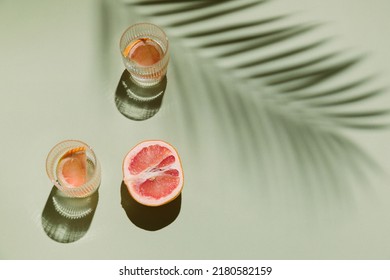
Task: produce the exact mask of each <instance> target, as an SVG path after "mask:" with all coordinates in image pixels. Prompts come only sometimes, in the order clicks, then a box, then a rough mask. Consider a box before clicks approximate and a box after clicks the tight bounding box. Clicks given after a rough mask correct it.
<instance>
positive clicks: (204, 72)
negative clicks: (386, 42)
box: [127, 0, 389, 197]
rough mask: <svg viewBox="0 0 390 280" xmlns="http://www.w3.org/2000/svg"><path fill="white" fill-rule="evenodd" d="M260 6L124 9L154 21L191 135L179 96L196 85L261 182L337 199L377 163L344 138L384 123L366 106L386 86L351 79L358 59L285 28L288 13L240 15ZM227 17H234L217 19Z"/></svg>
mask: <svg viewBox="0 0 390 280" xmlns="http://www.w3.org/2000/svg"><path fill="white" fill-rule="evenodd" d="M268 2H272V1H260V0H257V1H256V0H239V1H238V0H229V1H203V0H198V1H129V2H127V5H130V6H131V7H132V8H133V7H136V8H137V12H139V13H141V14H143V15H145V16H147V17H148V19H150V20H152V21H154V22H157V23H158V24H160V25H162V26H163V27H164V28H165V29H166V31H167V33H168V35H169V36H170V39H172V44H171V46H172V53H174V54H173V55H172V56H173V61H172V62H171V63H172V64H173V67H172V68H173V69H174V70H173V71H174V72H175V75H176V76H177V78H176V81H177V84H178V87H179V88H182V90H181V92H182V93H183V96H182V97H181V98H182V102H183V104H185V106H187V107H186V108H187V109H188V110H186V115H184V116H183V118H184V119H185V120H184V121H185V122H187V123H192V124H193V126H192V129H193V130H195V131H196V130H197V129H196V128H197V127H199V124H195V123H194V117H193V115H195V114H196V111H197V108H195V107H194V106H193V105H191V102H190V100H189V99H190V98H191V97H190V96H186V92H188V90H186V87H191V85H189V84H190V83H192V84H195V83H196V82H195V80H197V81H198V82H199V83H202V84H203V89H205V93H204V94H203V95H202V98H204V99H203V100H204V102H207V103H212V104H214V115H215V121H216V122H218V126H220V127H221V133H222V134H223V135H224V136H225V138H224V139H226V143H225V145H231V146H232V147H233V146H234V145H235V144H236V143H237V141H236V140H237V139H239V142H240V143H242V145H241V148H240V149H241V150H242V151H240V153H239V154H238V155H236V156H237V157H241V160H242V162H246V161H248V160H247V159H248V158H249V159H253V160H255V161H256V162H258V165H257V166H255V167H254V166H247V167H246V168H248V169H252V171H251V172H252V173H253V174H255V176H257V177H258V178H261V180H262V184H263V185H266V186H273V185H274V184H275V181H277V178H279V180H281V181H282V182H281V184H282V185H294V186H301V187H302V188H303V189H304V190H305V192H306V193H309V194H310V193H312V194H313V195H318V194H319V193H321V194H326V195H332V196H335V197H338V196H340V194H342V193H346V192H347V190H348V188H349V186H352V185H353V184H354V183H355V184H356V182H357V181H359V182H365V183H367V184H368V180H369V179H368V177H369V173H370V172H371V171H372V172H376V171H378V170H379V169H380V167H379V166H378V165H377V164H376V163H375V162H374V161H373V160H372V159H371V158H370V156H368V155H367V154H366V152H364V151H363V150H362V149H361V148H360V147H359V146H358V145H357V144H356V143H354V142H353V141H352V140H351V139H349V138H347V137H345V136H344V134H343V132H344V131H345V130H346V129H369V130H370V131H372V130H374V129H379V128H385V127H388V121H387V116H388V113H389V109H388V108H378V105H371V103H369V101H371V100H373V99H375V98H380V97H381V96H383V94H384V93H387V91H386V89H384V88H383V87H382V86H378V85H377V84H375V76H373V75H366V76H364V75H363V76H357V75H355V74H354V73H353V70H352V69H354V68H356V67H359V64H361V63H362V61H363V58H364V56H363V55H360V54H354V53H353V54H352V55H351V54H350V52H347V51H343V50H342V51H340V50H334V49H332V47H331V46H330V47H328V48H327V46H328V45H329V42H330V41H332V40H331V39H330V38H318V36H313V33H316V30H317V29H318V28H319V26H321V25H319V24H317V23H301V22H300V21H298V22H291V21H289V20H290V19H291V17H292V15H289V14H287V15H286V14H282V15H280V14H275V15H269V14H267V15H266V16H259V17H256V18H250V17H248V18H246V17H245V16H242V15H245V13H246V12H248V11H251V10H252V11H253V9H256V10H258V11H259V14H260V15H261V10H262V9H263V8H264V7H265V6H266V5H265V4H268ZM232 14H233V15H238V14H240V16H239V19H240V20H239V21H228V22H226V21H223V20H221V19H223V18H224V17H228V16H230V15H232ZM206 23H207V24H206ZM292 42H293V43H292ZM286 46H287V47H286ZM183 50H185V51H183ZM175 57H176V58H177V59H175ZM184 73H186V74H184ZM188 77H191V79H190V80H192V81H189V82H187V81H188V80H189V79H188ZM362 105H363V106H362ZM362 108H363V109H362ZM191 115H192V116H191ZM192 135H193V134H192ZM197 137H200V136H199V134H198V136H197ZM195 139H196V137H195ZM193 141H195V140H194V139H193ZM340 166H342V168H340ZM347 174H348V175H347ZM350 177H352V178H353V179H352V180H351V179H350ZM280 178H286V179H280ZM292 181H293V182H294V184H293V183H292Z"/></svg>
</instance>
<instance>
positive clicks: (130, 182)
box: [122, 140, 184, 206]
mask: <svg viewBox="0 0 390 280" xmlns="http://www.w3.org/2000/svg"><path fill="white" fill-rule="evenodd" d="M122 168H123V181H124V183H125V184H126V186H127V189H128V190H129V193H130V195H131V196H132V197H133V198H134V199H135V200H136V201H137V202H139V203H141V204H143V205H147V206H160V205H163V204H166V203H168V202H170V201H171V200H173V199H175V198H176V197H177V196H178V195H179V194H180V192H181V190H182V188H183V181H184V180H183V179H184V177H183V169H182V166H181V162H180V157H179V155H178V153H177V152H176V150H175V148H173V147H172V146H171V145H170V144H168V143H166V142H164V141H160V140H153V141H144V142H141V143H139V144H138V145H137V146H135V147H134V148H132V149H131V150H130V152H128V154H127V155H126V157H125V159H124V160H123V167H122Z"/></svg>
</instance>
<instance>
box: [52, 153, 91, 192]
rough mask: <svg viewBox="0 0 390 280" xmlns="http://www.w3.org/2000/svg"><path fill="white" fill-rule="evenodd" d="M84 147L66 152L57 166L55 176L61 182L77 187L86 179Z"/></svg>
mask: <svg viewBox="0 0 390 280" xmlns="http://www.w3.org/2000/svg"><path fill="white" fill-rule="evenodd" d="M85 150H86V148H85V147H78V148H74V149H71V150H69V151H68V152H66V153H65V154H64V155H63V156H62V157H61V159H60V161H59V163H58V166H57V177H58V179H59V180H60V181H61V182H62V183H66V184H67V185H69V186H71V187H79V186H81V185H83V184H84V183H85V182H86V181H87V155H86V152H85Z"/></svg>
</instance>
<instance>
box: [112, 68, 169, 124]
mask: <svg viewBox="0 0 390 280" xmlns="http://www.w3.org/2000/svg"><path fill="white" fill-rule="evenodd" d="M166 87H167V77H166V76H165V77H164V79H163V80H162V81H161V82H160V83H158V84H157V85H155V86H151V87H140V86H138V85H137V84H136V83H135V82H134V81H133V79H132V78H131V77H130V73H129V72H128V71H127V70H124V71H123V73H122V76H121V78H120V80H119V83H118V87H117V89H116V92H115V105H116V107H117V109H118V111H119V112H120V113H121V114H122V115H124V116H125V117H126V118H128V119H131V120H135V121H143V120H146V119H149V118H151V117H153V116H154V115H155V114H156V113H157V112H158V111H159V110H160V107H161V104H162V100H163V97H164V93H165V89H166Z"/></svg>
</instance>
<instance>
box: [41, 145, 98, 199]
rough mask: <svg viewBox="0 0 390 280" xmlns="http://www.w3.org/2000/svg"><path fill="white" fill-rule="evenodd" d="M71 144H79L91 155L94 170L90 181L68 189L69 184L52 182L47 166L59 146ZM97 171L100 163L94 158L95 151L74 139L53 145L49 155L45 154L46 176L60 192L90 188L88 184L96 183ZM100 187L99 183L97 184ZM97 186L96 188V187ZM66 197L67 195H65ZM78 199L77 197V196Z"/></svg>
mask: <svg viewBox="0 0 390 280" xmlns="http://www.w3.org/2000/svg"><path fill="white" fill-rule="evenodd" d="M71 142H74V143H79V144H81V146H84V147H86V148H87V149H88V150H89V151H90V153H91V154H92V156H93V159H94V161H95V162H94V165H95V168H94V170H93V173H92V175H91V177H90V179H89V180H88V181H86V182H85V183H84V184H82V185H81V186H78V187H70V184H66V183H65V184H64V183H62V184H60V183H59V182H56V180H54V178H53V175H54V174H53V173H52V171H51V170H50V169H51V168H50V166H49V158H50V156H51V155H52V154H53V152H54V151H55V149H56V148H58V147H59V146H60V145H62V144H64V143H71ZM99 169H100V162H99V160H98V159H97V157H96V154H95V151H94V150H93V149H92V147H91V146H89V145H88V144H87V143H85V142H83V141H81V140H76V139H67V140H62V141H60V142H58V143H57V144H55V145H54V146H53V147H52V148H51V149H50V151H49V153H48V154H47V157H46V174H47V176H48V177H49V179H50V181H51V182H52V183H53V184H54V185H55V186H56V187H57V188H59V189H60V190H61V191H63V190H76V189H77V190H83V189H85V188H88V187H89V186H90V183H91V182H93V181H96V180H97V178H98V177H99ZM99 185H100V183H99ZM99 185H98V186H99ZM98 186H97V187H98ZM97 187H95V188H94V189H95V190H94V191H93V192H92V193H94V192H95V191H96V190H97ZM92 193H88V194H87V195H83V196H80V197H85V196H89V195H91V194H92ZM66 194H67V195H69V194H68V193H66ZM77 197H78V196H77Z"/></svg>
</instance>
